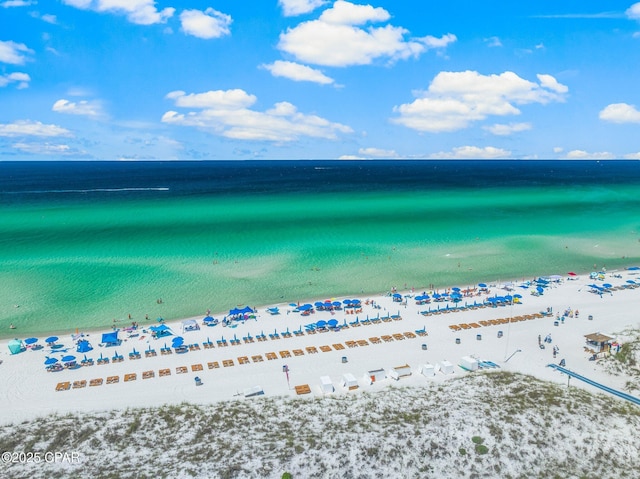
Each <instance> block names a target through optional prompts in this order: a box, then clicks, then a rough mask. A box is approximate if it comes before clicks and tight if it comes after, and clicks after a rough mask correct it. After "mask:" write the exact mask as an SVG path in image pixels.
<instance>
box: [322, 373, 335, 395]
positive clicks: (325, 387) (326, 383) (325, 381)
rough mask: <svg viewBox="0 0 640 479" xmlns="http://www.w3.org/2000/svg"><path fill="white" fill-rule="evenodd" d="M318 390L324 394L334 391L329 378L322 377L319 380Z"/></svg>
mask: <svg viewBox="0 0 640 479" xmlns="http://www.w3.org/2000/svg"><path fill="white" fill-rule="evenodd" d="M320 389H321V390H322V392H323V393H324V394H329V393H332V392H333V391H334V387H333V383H332V382H331V378H330V377H329V376H322V377H321V378H320Z"/></svg>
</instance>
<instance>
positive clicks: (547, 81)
mask: <svg viewBox="0 0 640 479" xmlns="http://www.w3.org/2000/svg"><path fill="white" fill-rule="evenodd" d="M538 80H540V83H539V84H538V83H535V82H531V81H528V80H525V79H523V78H520V77H519V76H518V75H516V74H515V73H513V72H509V71H507V72H504V73H501V74H499V75H495V74H494V75H481V74H479V73H478V72H476V71H469V70H467V71H464V72H440V73H438V74H437V75H436V77H435V78H434V79H433V81H432V82H431V84H430V85H429V88H428V90H427V91H426V92H420V93H419V94H418V95H416V96H419V98H417V99H416V100H414V101H413V102H412V103H406V104H403V105H400V106H396V107H394V111H395V112H396V113H398V114H399V117H397V118H394V119H392V121H393V122H395V123H398V124H400V125H404V126H406V127H408V128H412V129H414V130H418V131H428V132H443V131H456V130H461V129H463V128H467V127H468V126H470V124H471V123H473V122H476V121H480V120H484V119H486V118H487V117H488V116H491V115H495V116H507V115H519V114H520V113H521V112H520V110H519V109H518V108H517V107H516V105H524V104H527V103H540V104H546V103H549V102H552V101H556V102H560V101H564V98H565V94H566V92H567V91H568V88H567V87H566V86H564V85H561V84H560V83H558V82H557V81H556V80H555V78H553V77H552V76H550V75H538Z"/></svg>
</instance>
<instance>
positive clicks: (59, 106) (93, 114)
mask: <svg viewBox="0 0 640 479" xmlns="http://www.w3.org/2000/svg"><path fill="white" fill-rule="evenodd" d="M51 110H53V111H55V112H58V113H66V114H69V115H81V116H88V117H90V118H99V117H102V116H103V115H104V114H103V112H102V104H101V103H100V102H99V101H95V100H94V101H88V100H82V101H78V102H73V101H69V100H66V99H64V98H62V99H60V100H58V101H56V102H55V103H54V104H53V107H52V108H51Z"/></svg>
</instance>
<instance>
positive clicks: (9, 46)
mask: <svg viewBox="0 0 640 479" xmlns="http://www.w3.org/2000/svg"><path fill="white" fill-rule="evenodd" d="M30 53H33V50H31V49H30V48H28V47H27V46H26V45H25V44H24V43H16V42H12V41H11V40H9V41H7V42H3V41H0V62H2V63H10V64H11V65H24V64H25V62H26V61H27V57H26V56H25V54H30Z"/></svg>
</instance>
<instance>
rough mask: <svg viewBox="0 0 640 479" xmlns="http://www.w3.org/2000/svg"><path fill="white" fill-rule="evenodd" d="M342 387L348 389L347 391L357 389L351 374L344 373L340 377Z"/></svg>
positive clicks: (356, 383) (356, 381) (355, 381)
mask: <svg viewBox="0 0 640 479" xmlns="http://www.w3.org/2000/svg"><path fill="white" fill-rule="evenodd" d="M342 387H343V388H345V389H348V390H349V391H351V390H353V389H358V380H357V379H356V377H355V376H354V375H353V374H351V373H346V374H343V375H342Z"/></svg>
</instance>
